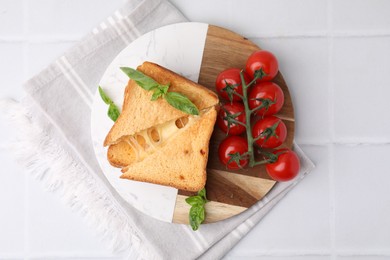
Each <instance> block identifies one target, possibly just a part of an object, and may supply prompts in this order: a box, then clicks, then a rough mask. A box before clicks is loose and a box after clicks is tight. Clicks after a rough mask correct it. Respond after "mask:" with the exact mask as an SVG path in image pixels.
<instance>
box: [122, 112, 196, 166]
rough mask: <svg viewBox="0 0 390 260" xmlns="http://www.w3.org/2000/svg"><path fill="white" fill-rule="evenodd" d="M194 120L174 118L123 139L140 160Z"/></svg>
mask: <svg viewBox="0 0 390 260" xmlns="http://www.w3.org/2000/svg"><path fill="white" fill-rule="evenodd" d="M193 120H194V118H193V117H185V118H179V119H177V120H172V121H169V122H166V123H164V124H162V125H158V126H155V127H151V128H149V129H145V130H143V131H141V132H139V133H137V134H135V135H133V136H126V137H124V138H122V140H121V141H122V142H126V143H128V144H129V145H130V147H131V148H132V149H133V150H134V152H135V154H136V159H135V162H139V161H142V160H143V159H145V157H147V156H148V155H149V154H151V153H153V152H155V150H156V149H157V148H158V147H159V146H161V145H163V144H164V143H166V142H168V141H169V139H170V138H171V137H173V136H174V135H176V134H177V133H178V132H179V131H180V130H181V129H183V128H185V127H186V126H187V125H188V124H189V123H190V122H191V121H193Z"/></svg>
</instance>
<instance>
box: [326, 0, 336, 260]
mask: <svg viewBox="0 0 390 260" xmlns="http://www.w3.org/2000/svg"><path fill="white" fill-rule="evenodd" d="M327 5H328V6H327V27H328V28H327V29H328V37H327V39H328V97H329V99H330V100H329V102H328V104H329V110H328V113H329V135H330V140H331V143H330V144H329V146H328V156H329V158H328V159H329V209H330V215H329V228H330V234H329V235H330V251H331V259H332V260H335V259H336V257H337V254H336V241H335V240H336V206H335V204H336V199H335V196H336V195H335V190H336V187H335V180H334V178H335V175H334V164H335V158H334V155H335V153H334V145H335V144H334V141H335V129H334V127H335V117H334V106H335V104H334V98H333V97H334V81H333V71H332V64H333V44H334V42H333V37H334V33H333V13H332V12H333V0H328V3H327Z"/></svg>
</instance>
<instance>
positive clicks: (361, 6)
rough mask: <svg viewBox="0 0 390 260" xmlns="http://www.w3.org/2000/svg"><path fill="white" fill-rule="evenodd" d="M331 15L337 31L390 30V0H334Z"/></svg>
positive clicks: (371, 31) (370, 31)
mask: <svg viewBox="0 0 390 260" xmlns="http://www.w3.org/2000/svg"><path fill="white" fill-rule="evenodd" d="M331 15H332V18H333V30H334V31H336V32H338V31H343V32H348V31H349V32H356V31H364V32H369V33H373V32H376V31H377V32H379V31H383V30H385V31H388V30H390V2H389V1H387V0H370V1H367V0H343V1H332V10H331Z"/></svg>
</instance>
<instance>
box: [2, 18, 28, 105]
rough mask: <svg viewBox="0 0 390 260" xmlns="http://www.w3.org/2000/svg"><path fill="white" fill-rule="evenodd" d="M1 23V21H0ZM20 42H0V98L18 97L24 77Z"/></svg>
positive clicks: (20, 93)
mask: <svg viewBox="0 0 390 260" xmlns="http://www.w3.org/2000/svg"><path fill="white" fill-rule="evenodd" d="M0 24H1V23H0ZM23 48H24V47H23V44H22V43H11V42H10V43H0V57H1V58H0V71H1V77H0V86H1V88H0V89H1V91H0V98H14V99H19V98H20V97H21V96H22V83H23V78H24V77H25V72H26V71H25V68H24V60H23V52H24V50H23Z"/></svg>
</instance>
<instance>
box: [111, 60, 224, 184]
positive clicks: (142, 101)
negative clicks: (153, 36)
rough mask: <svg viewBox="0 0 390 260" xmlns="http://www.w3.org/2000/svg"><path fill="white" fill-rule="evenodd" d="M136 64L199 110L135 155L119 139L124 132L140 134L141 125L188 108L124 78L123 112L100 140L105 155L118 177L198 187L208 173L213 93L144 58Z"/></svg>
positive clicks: (214, 113) (158, 121)
mask: <svg viewBox="0 0 390 260" xmlns="http://www.w3.org/2000/svg"><path fill="white" fill-rule="evenodd" d="M137 69H138V70H139V71H141V72H142V73H144V74H145V75H147V76H149V77H152V78H153V79H154V80H155V81H157V82H158V83H160V84H170V87H169V90H168V91H175V92H179V93H181V94H183V95H185V96H187V97H188V98H189V99H190V100H191V101H192V102H193V103H194V104H195V105H196V106H197V108H198V109H199V110H200V111H202V113H201V115H199V116H191V118H192V120H190V123H188V124H187V125H186V126H185V127H183V128H182V129H180V130H179V131H177V132H175V134H174V136H172V137H169V139H168V140H167V143H164V144H163V145H160V146H158V147H157V148H156V149H155V150H153V152H152V153H148V155H147V156H146V157H145V156H143V157H139V158H138V157H137V158H138V159H137V158H135V157H134V156H133V155H132V153H131V151H130V149H128V148H126V145H125V144H123V143H121V140H122V141H123V137H126V138H127V137H129V136H133V135H139V133H140V132H141V131H147V129H150V128H153V127H155V126H158V125H162V124H164V123H167V122H170V121H172V120H173V121H175V120H177V119H179V118H182V117H187V116H188V114H185V113H184V112H182V111H180V110H177V109H175V108H173V107H172V106H171V105H169V104H168V102H166V101H165V100H164V99H162V98H160V99H158V100H155V101H151V98H152V91H146V90H144V89H143V88H141V87H140V86H138V85H137V84H136V83H135V81H133V80H129V83H128V85H127V87H126V89H125V93H124V101H123V106H122V113H121V114H120V116H119V117H118V119H117V120H116V122H115V124H114V125H113V127H112V128H111V130H110V131H109V133H108V134H107V136H106V138H105V140H104V146H109V148H108V151H107V159H108V161H109V162H110V164H111V165H112V166H114V167H120V168H122V172H123V174H122V176H121V178H124V179H130V180H135V181H142V182H150V183H155V184H160V185H166V186H171V187H175V188H177V189H182V190H187V191H198V190H200V189H202V188H203V187H204V185H205V183H206V178H207V174H206V166H207V160H208V153H209V141H210V137H211V134H212V132H213V129H214V124H215V121H216V117H217V110H216V105H217V104H218V97H217V95H216V94H215V93H213V92H212V91H210V90H208V89H207V88H205V87H203V86H201V85H199V84H197V83H195V82H192V81H190V80H188V79H186V78H184V77H182V76H180V75H178V74H176V73H175V72H172V71H170V70H168V69H166V68H163V67H161V66H159V65H157V64H154V63H151V62H145V63H143V64H142V65H141V66H139V67H138V68H137ZM175 131H176V130H175ZM129 156H130V157H131V158H130V157H129ZM132 156H133V157H132ZM137 156H138V155H137Z"/></svg>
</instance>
